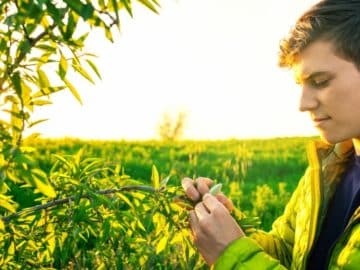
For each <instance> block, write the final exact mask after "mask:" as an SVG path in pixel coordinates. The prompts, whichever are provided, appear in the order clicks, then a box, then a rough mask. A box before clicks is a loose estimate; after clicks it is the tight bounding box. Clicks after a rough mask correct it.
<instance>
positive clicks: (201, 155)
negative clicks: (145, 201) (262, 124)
mask: <svg viewBox="0 0 360 270" xmlns="http://www.w3.org/2000/svg"><path fill="white" fill-rule="evenodd" d="M311 139H315V138H313V137H311V138H310V137H291V138H274V139H249V140H235V139H234V140H222V141H180V142H172V143H165V142H159V141H95V140H93V141H89V140H88V141H86V140H80V139H69V138H64V139H56V140H37V141H36V143H32V145H34V146H36V147H37V148H38V150H39V152H38V153H39V156H38V157H37V159H38V160H39V161H40V166H41V168H42V169H43V170H44V171H49V170H50V167H51V165H52V164H53V163H54V157H53V156H52V154H60V155H72V154H75V153H77V152H78V151H79V150H80V149H82V151H83V153H84V155H85V156H86V157H97V158H101V159H103V160H104V161H105V162H107V164H111V165H115V164H116V165H120V166H121V169H122V171H123V172H124V173H125V174H126V175H129V176H130V177H131V178H132V179H135V180H139V181H141V182H144V183H150V176H151V168H152V166H153V165H155V166H156V167H157V169H158V171H159V173H160V178H164V177H166V176H168V175H171V178H170V181H169V185H171V186H174V185H180V179H181V178H182V177H184V176H189V177H194V178H195V177H197V176H206V177H210V178H212V179H214V180H215V181H216V182H221V183H223V192H224V193H225V194H227V195H229V196H230V197H231V199H232V200H233V202H234V204H235V205H236V206H237V207H239V208H240V209H241V210H242V211H244V212H246V213H248V214H252V215H257V216H259V217H260V218H261V220H262V224H261V228H262V229H265V230H268V229H270V225H271V223H272V221H273V220H274V218H275V217H276V216H278V215H279V214H280V213H281V212H282V210H283V208H284V205H285V203H286V202H287V200H288V199H289V196H290V194H291V193H292V191H293V190H294V189H295V187H296V185H297V182H298V181H299V179H300V177H301V175H302V174H303V172H304V169H305V167H306V164H307V161H306V152H305V147H306V144H307V142H308V141H309V140H311Z"/></svg>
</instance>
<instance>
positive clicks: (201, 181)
mask: <svg viewBox="0 0 360 270" xmlns="http://www.w3.org/2000/svg"><path fill="white" fill-rule="evenodd" d="M195 182H196V188H197V190H198V191H199V192H200V194H201V195H204V194H205V193H208V192H209V187H210V186H211V185H212V183H213V180H211V179H210V178H206V177H198V178H196V180H195Z"/></svg>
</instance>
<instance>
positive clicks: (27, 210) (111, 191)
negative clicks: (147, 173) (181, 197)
mask: <svg viewBox="0 0 360 270" xmlns="http://www.w3.org/2000/svg"><path fill="white" fill-rule="evenodd" d="M134 190H136V191H145V192H149V193H155V192H157V191H158V190H157V189H155V188H153V187H151V186H125V187H120V188H112V189H103V190H99V191H97V192H96V193H97V194H100V195H109V194H114V193H118V192H123V191H134ZM75 198H76V196H70V197H67V198H63V199H57V200H53V201H50V202H48V203H44V204H40V205H36V206H32V207H28V208H25V209H23V210H20V211H19V212H16V213H14V214H11V215H9V216H6V217H2V218H1V220H2V221H3V222H4V223H9V222H10V221H11V220H12V219H15V218H17V217H20V216H21V215H23V214H29V213H32V212H36V211H40V210H44V209H48V208H50V207H55V206H57V205H61V204H67V203H70V202H71V201H74V200H75ZM80 198H84V199H91V195H90V194H84V195H81V197H80Z"/></svg>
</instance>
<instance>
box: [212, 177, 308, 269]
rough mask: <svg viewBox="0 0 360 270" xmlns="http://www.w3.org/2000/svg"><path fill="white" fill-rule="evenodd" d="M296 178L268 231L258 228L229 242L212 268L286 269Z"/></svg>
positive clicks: (297, 193)
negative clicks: (291, 189)
mask: <svg viewBox="0 0 360 270" xmlns="http://www.w3.org/2000/svg"><path fill="white" fill-rule="evenodd" d="M303 183H304V177H303V178H302V179H301V180H300V182H299V184H298V186H297V188H296V189H295V191H294V193H293V194H292V196H291V198H290V200H289V202H288V204H287V205H286V207H285V210H284V213H283V215H281V216H280V217H278V218H277V219H276V220H275V221H274V223H273V225H272V229H271V231H270V232H264V231H261V230H258V231H257V232H255V233H253V234H251V235H250V236H248V237H243V238H240V239H238V240H235V241H234V242H232V243H231V244H230V245H229V246H228V247H227V248H226V249H225V250H224V252H223V254H222V255H221V256H220V257H219V259H218V260H217V262H216V264H215V267H214V268H215V269H221V270H226V269H286V268H290V265H291V261H292V250H293V245H294V235H295V224H296V213H297V212H298V211H297V201H298V200H299V198H300V194H302V193H303V189H304V187H303Z"/></svg>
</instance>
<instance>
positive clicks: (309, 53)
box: [293, 40, 360, 143]
mask: <svg viewBox="0 0 360 270" xmlns="http://www.w3.org/2000/svg"><path fill="white" fill-rule="evenodd" d="M293 70H294V72H295V78H296V81H297V82H298V83H299V84H300V85H301V88H302V91H301V98H300V107H299V109H300V111H308V112H309V113H310V117H311V119H312V121H313V123H314V125H315V127H316V128H317V129H318V130H319V131H320V135H321V137H322V138H323V139H325V140H326V141H327V142H329V143H337V142H341V141H344V140H347V139H353V138H359V137H360V72H359V70H358V69H357V68H356V66H355V65H354V64H353V63H352V62H349V61H347V60H344V59H343V58H341V57H339V56H337V55H335V53H334V50H333V48H332V44H331V43H330V42H326V41H320V40H319V41H315V42H314V43H312V44H311V45H309V46H308V47H307V48H305V50H304V51H303V52H302V53H301V54H300V55H299V58H298V61H297V62H296V65H294V67H293Z"/></svg>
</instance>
